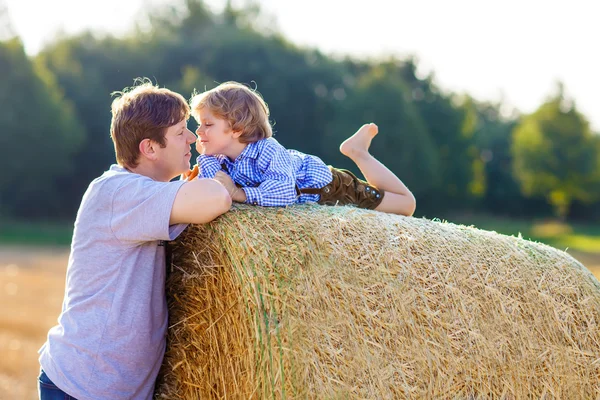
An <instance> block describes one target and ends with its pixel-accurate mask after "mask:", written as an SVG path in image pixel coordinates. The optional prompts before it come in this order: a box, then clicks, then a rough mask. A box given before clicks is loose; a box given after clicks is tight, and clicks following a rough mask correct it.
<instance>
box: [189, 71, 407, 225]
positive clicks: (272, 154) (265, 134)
mask: <svg viewBox="0 0 600 400" xmlns="http://www.w3.org/2000/svg"><path fill="white" fill-rule="evenodd" d="M191 109H192V110H191V112H192V115H193V116H194V118H195V119H196V120H197V121H198V123H199V124H200V125H199V127H198V129H197V131H196V134H197V135H198V139H197V141H196V149H197V150H198V152H199V153H200V156H199V157H198V159H197V163H198V170H199V176H200V177H203V178H214V179H216V180H218V181H219V182H221V183H222V184H223V185H224V186H225V187H226V188H227V189H228V190H229V193H230V195H231V198H232V200H233V201H236V202H240V203H248V204H254V205H260V206H287V205H290V204H293V203H307V202H317V203H319V204H325V205H355V206H358V207H360V208H367V209H374V210H377V211H383V212H388V213H394V214H400V215H407V216H410V215H412V214H413V213H414V211H415V206H416V202H415V198H414V196H413V195H412V193H411V192H410V190H408V188H407V187H406V186H405V185H404V184H403V183H402V181H401V180H400V179H399V178H398V177H397V176H396V175H395V174H394V173H393V172H391V171H390V170H389V169H388V168H387V167H386V166H385V165H383V164H382V163H380V162H379V161H378V160H377V159H376V158H375V157H373V156H372V155H371V154H370V153H369V146H370V144H371V139H373V137H374V136H375V135H377V133H378V128H377V125H375V124H366V125H363V126H362V127H361V128H360V129H359V130H358V131H357V132H356V133H355V134H354V135H352V136H351V137H350V138H348V139H347V140H346V141H344V142H343V143H342V144H341V146H340V151H341V152H342V154H344V155H346V156H347V157H349V158H350V159H352V161H354V162H355V163H356V165H357V166H358V168H359V169H360V171H361V172H362V174H363V175H364V177H365V178H366V182H365V181H363V180H360V179H358V178H357V177H356V176H355V175H354V174H352V173H351V172H350V171H347V170H341V169H337V168H334V167H331V166H329V167H328V166H327V165H325V164H324V163H323V161H321V159H319V158H318V157H316V156H313V155H308V154H304V153H301V152H299V151H296V150H287V149H285V148H284V147H283V146H282V145H280V144H279V143H278V142H277V141H276V140H275V139H274V138H272V129H271V125H270V124H269V109H268V107H267V105H266V104H265V102H264V100H263V99H262V97H261V96H260V95H259V94H258V93H257V92H256V91H253V90H251V89H249V88H248V87H246V86H244V85H242V84H240V83H237V82H226V83H223V84H221V85H219V86H217V87H216V88H214V89H212V90H209V91H207V92H204V93H201V94H197V95H194V96H193V97H192V99H191ZM191 173H192V172H191V171H188V173H186V174H184V177H186V178H189V177H190V175H191Z"/></svg>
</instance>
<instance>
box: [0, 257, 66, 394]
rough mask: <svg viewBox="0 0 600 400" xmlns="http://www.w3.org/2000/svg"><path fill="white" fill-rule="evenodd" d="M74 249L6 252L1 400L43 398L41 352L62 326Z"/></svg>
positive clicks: (0, 285)
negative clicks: (39, 380)
mask: <svg viewBox="0 0 600 400" xmlns="http://www.w3.org/2000/svg"><path fill="white" fill-rule="evenodd" d="M68 258H69V249H68V248H64V247H56V248H55V247H52V248H50V247H39V248H38V247H17V246H10V247H0V354H1V355H2V356H1V357H0V399H20V400H29V399H37V398H38V397H37V386H36V381H37V376H38V374H39V368H40V367H39V364H38V361H37V359H38V357H37V350H38V349H39V348H40V346H41V345H42V343H44V341H45V340H46V333H47V332H48V329H49V328H50V327H51V326H53V325H54V324H55V323H56V319H57V317H58V313H59V312H60V308H61V303H62V297H63V291H64V287H65V271H66V266H67V260H68Z"/></svg>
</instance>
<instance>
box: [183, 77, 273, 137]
mask: <svg viewBox="0 0 600 400" xmlns="http://www.w3.org/2000/svg"><path fill="white" fill-rule="evenodd" d="M190 104H191V108H192V111H191V112H192V116H193V117H194V118H195V119H196V121H198V122H199V121H200V110H202V109H208V110H209V111H210V112H211V113H212V114H214V115H215V116H216V117H218V118H222V119H224V120H226V121H227V122H229V126H230V128H231V129H232V130H233V131H235V132H238V131H241V132H242V134H241V135H240V137H239V141H240V142H241V143H253V142H257V141H259V140H261V139H266V138H268V137H271V136H273V130H272V128H271V124H270V123H269V107H268V106H267V104H266V103H265V101H264V100H263V98H262V96H261V95H260V93H258V92H257V91H256V90H252V89H250V88H249V87H247V86H245V85H242V84H241V83H238V82H233V81H230V82H225V83H222V84H220V85H219V86H217V87H216V88H214V89H211V90H209V91H206V92H204V93H199V94H194V95H193V96H192V98H191V100H190Z"/></svg>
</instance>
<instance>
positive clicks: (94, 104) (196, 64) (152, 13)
mask: <svg viewBox="0 0 600 400" xmlns="http://www.w3.org/2000/svg"><path fill="white" fill-rule="evenodd" d="M260 15H261V11H260V9H259V8H258V7H256V6H245V7H243V8H234V7H233V6H231V3H228V4H227V6H226V7H225V8H224V10H222V11H220V12H218V13H215V12H212V11H211V10H210V9H209V8H208V7H207V5H206V4H204V2H203V1H202V0H181V2H180V3H179V4H178V5H176V6H170V7H165V6H163V7H161V8H156V9H153V10H149V11H148V14H147V16H146V19H145V20H144V22H143V23H141V22H140V23H139V24H138V25H136V27H135V28H132V31H131V33H130V34H128V35H125V36H120V37H113V36H98V35H96V34H95V33H94V32H85V33H82V34H78V35H72V36H62V37H59V38H56V39H55V40H54V41H52V42H51V43H50V44H48V45H46V47H45V48H44V49H42V51H40V52H39V53H38V54H36V55H35V56H31V57H30V56H27V55H26V53H25V51H24V48H23V44H22V42H21V41H20V39H19V38H14V39H11V40H7V41H3V42H0V72H1V73H2V76H3V79H2V80H1V81H0V104H2V107H1V108H0V151H2V153H3V154H2V157H0V170H1V171H2V174H1V175H0V217H10V218H28V219H48V218H52V219H65V220H72V218H73V217H74V213H75V212H76V208H77V206H78V204H79V202H80V200H81V196H82V194H83V192H84V191H85V189H86V187H87V185H88V184H89V182H90V181H91V180H92V179H94V178H95V177H97V176H98V175H100V174H101V173H102V172H103V171H104V170H106V169H107V167H108V166H109V165H110V164H111V163H113V162H114V149H113V146H112V142H111V140H110V135H109V127H110V103H111V101H112V97H111V93H112V92H114V91H119V90H122V89H123V88H124V87H127V86H131V85H132V84H133V79H134V78H136V77H149V78H151V79H152V80H153V81H154V82H156V83H158V84H159V85H160V86H164V87H168V88H169V89H172V90H175V91H177V92H179V93H181V94H182V95H183V96H184V97H186V98H189V97H191V94H192V92H193V91H194V90H196V91H202V90H205V89H210V88H212V87H214V86H216V85H217V84H218V83H220V82H224V81H228V80H235V81H239V82H242V83H246V84H249V85H250V86H252V87H255V88H256V89H257V90H258V91H259V92H260V93H261V94H262V95H263V97H264V98H265V100H266V102H267V103H268V105H269V107H270V110H271V120H272V123H273V125H274V129H273V130H274V135H275V137H276V138H277V139H278V140H279V141H280V142H281V143H282V144H284V145H285V146H287V147H288V148H295V149H297V150H300V151H303V152H307V153H312V154H316V155H317V156H319V157H321V158H322V159H323V160H324V161H325V162H326V163H329V164H332V165H336V166H339V167H342V168H348V169H354V167H353V166H352V164H351V163H350V162H349V160H347V159H345V157H344V156H342V155H341V154H340V153H339V152H338V150H337V149H338V146H339V143H341V141H342V140H343V139H344V138H346V137H347V136H349V135H350V134H352V133H353V132H354V131H356V129H357V128H358V127H359V126H361V125H362V124H363V123H365V122H375V123H377V125H378V126H379V129H380V132H381V133H380V135H379V136H378V137H377V138H376V140H374V141H373V145H372V152H373V154H375V155H376V156H377V157H378V158H379V159H380V160H382V162H384V163H385V164H386V165H387V166H388V167H389V168H390V169H391V170H392V171H394V172H395V173H397V174H398V176H400V178H401V179H402V180H403V181H404V182H405V183H406V184H407V185H408V187H409V188H411V190H412V191H413V192H414V193H415V195H416V197H417V205H418V207H417V208H418V209H417V214H416V215H419V216H426V217H444V216H447V215H452V213H457V212H483V213H494V214H500V215H510V216H515V217H528V218H530V217H547V216H557V217H560V218H571V219H586V220H589V219H593V220H596V221H598V220H600V203H599V199H600V161H599V159H600V157H599V155H600V135H597V134H594V133H593V132H592V131H591V129H590V126H589V123H588V121H587V120H586V118H585V116H584V115H582V114H581V113H580V112H578V110H577V107H576V103H575V102H574V101H573V99H571V98H569V97H568V96H567V95H566V94H565V92H566V90H565V89H564V88H563V87H562V85H561V84H557V87H556V88H554V92H552V93H550V94H549V95H548V98H547V100H546V101H545V102H544V103H543V104H541V105H540V106H539V108H538V109H537V110H536V111H535V112H533V113H531V114H527V115H522V114H518V115H505V114H504V113H503V112H502V110H503V104H501V103H500V102H497V103H492V102H484V101H479V100H477V99H474V98H472V97H470V96H468V95H465V94H458V93H453V92H449V91H445V90H443V89H442V88H440V87H439V86H438V85H437V83H436V81H435V76H434V75H433V73H432V74H430V75H429V76H427V77H419V76H418V74H417V67H418V60H417V59H416V58H414V57H408V58H405V59H400V58H397V57H392V56H390V57H389V58H386V59H366V60H365V59H354V58H351V57H346V58H335V57H333V56H328V55H325V54H323V53H321V52H320V51H318V50H316V49H312V48H302V47H299V46H296V45H294V44H293V43H291V42H290V41H288V40H287V39H286V38H285V37H284V36H283V35H282V34H281V33H279V32H276V31H275V32H274V31H272V30H269V29H266V26H265V25H261V22H260V21H261V20H262V19H261V18H260ZM549 89H550V88H549ZM189 127H190V129H192V130H194V129H195V127H196V123H195V121H193V120H190V122H189ZM355 172H358V171H355Z"/></svg>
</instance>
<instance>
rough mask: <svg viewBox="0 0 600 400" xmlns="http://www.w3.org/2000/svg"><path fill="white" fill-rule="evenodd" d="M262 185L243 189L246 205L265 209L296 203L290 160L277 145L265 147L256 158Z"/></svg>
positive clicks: (271, 144) (292, 167)
mask: <svg viewBox="0 0 600 400" xmlns="http://www.w3.org/2000/svg"><path fill="white" fill-rule="evenodd" d="M256 162H257V165H258V168H259V169H260V171H261V172H262V179H263V181H262V183H261V184H260V185H259V186H257V187H244V188H243V190H244V192H245V193H246V203H248V204H254V205H258V206H265V207H277V206H280V207H281V206H288V205H290V204H293V203H294V202H295V201H296V174H295V172H294V165H293V162H292V158H291V156H290V155H289V153H288V152H287V150H286V149H285V148H284V147H283V146H281V145H279V144H278V143H270V144H269V145H267V146H265V148H264V149H263V150H262V151H261V153H260V154H259V155H258V157H257V160H256Z"/></svg>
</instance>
